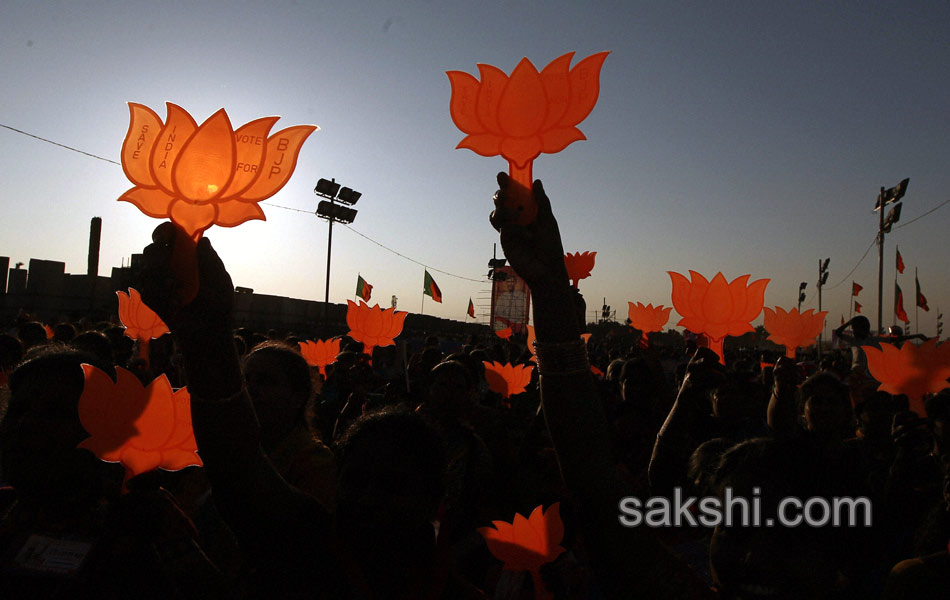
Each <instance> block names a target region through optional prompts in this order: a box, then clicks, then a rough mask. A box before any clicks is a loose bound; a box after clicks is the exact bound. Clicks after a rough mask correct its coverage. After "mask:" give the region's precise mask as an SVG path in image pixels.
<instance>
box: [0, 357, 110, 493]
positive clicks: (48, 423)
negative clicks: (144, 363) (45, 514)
mask: <svg viewBox="0 0 950 600" xmlns="http://www.w3.org/2000/svg"><path fill="white" fill-rule="evenodd" d="M82 363H90V364H93V365H95V366H97V367H98V368H99V369H101V370H103V371H105V372H107V373H109V374H110V375H111V376H113V377H114V372H113V370H112V365H111V364H108V363H106V364H103V363H102V362H101V361H99V360H98V359H97V357H95V356H93V355H91V354H86V353H84V352H80V351H78V350H75V349H73V348H70V347H68V346H64V345H60V344H50V345H43V346H39V347H36V348H34V349H33V350H32V351H30V352H28V353H27V355H26V359H25V360H24V361H23V362H22V363H21V364H20V365H19V366H18V367H17V368H16V370H15V371H14V372H13V374H12V376H11V377H10V404H9V407H8V409H7V413H6V415H5V416H4V419H3V421H2V422H0V459H2V462H3V474H4V477H5V478H6V479H7V480H8V481H9V482H10V484H11V485H13V487H14V488H15V489H16V490H17V496H18V497H20V498H24V499H27V500H30V501H35V502H44V503H45V502H59V501H64V500H66V499H69V498H73V499H75V498H91V497H98V496H99V495H100V494H102V493H105V490H106V489H110V490H113V491H115V492H117V491H118V489H119V485H120V484H121V482H122V475H123V469H122V467H121V466H119V465H115V464H112V465H109V464H107V463H103V462H101V461H100V460H99V459H98V458H96V457H95V456H94V455H93V454H92V453H91V452H89V451H88V450H84V449H79V448H77V446H78V444H79V443H80V442H82V441H83V440H84V439H86V438H87V437H89V434H88V433H87V432H86V430H85V429H83V426H82V423H81V422H80V420H79V398H80V396H81V395H82V390H83V385H84V382H85V378H84V376H83V371H82V367H81V365H82Z"/></svg>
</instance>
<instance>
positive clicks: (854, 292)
mask: <svg viewBox="0 0 950 600" xmlns="http://www.w3.org/2000/svg"><path fill="white" fill-rule="evenodd" d="M863 289H864V288H863V287H862V286H860V285H858V284H856V283H855V282H853V281H852V282H851V295H852V296H857V295H858V294H859V293H860V292H861V290H863Z"/></svg>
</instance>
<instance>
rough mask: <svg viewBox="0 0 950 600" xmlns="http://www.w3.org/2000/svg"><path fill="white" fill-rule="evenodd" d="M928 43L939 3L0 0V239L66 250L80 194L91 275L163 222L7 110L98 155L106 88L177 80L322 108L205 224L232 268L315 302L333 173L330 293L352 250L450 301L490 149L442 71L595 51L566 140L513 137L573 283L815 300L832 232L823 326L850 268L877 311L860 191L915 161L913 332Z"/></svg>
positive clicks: (938, 205)
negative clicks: (248, 197)
mask: <svg viewBox="0 0 950 600" xmlns="http://www.w3.org/2000/svg"><path fill="white" fill-rule="evenodd" d="M948 40H950V3H947V2H900V3H898V2H876V1H869V2H860V3H857V2H848V3H845V2H813V1H805V2H795V3H778V2H755V1H749V2H674V1H667V2H655V3H646V2H643V3H640V2H619V1H618V2H594V3H587V2H584V3H582V2H567V1H556V2H542V1H534V2H521V1H506V2H493V1H486V2H478V3H476V2H450V1H445V2H436V1H402V2H383V1H373V2H365V1H360V0H352V1H349V2H336V1H323V2H305V1H299V2H275V1H270V2H238V1H234V2H155V1H150V2H139V1H129V0H123V1H121V2H37V1H26V2H19V1H11V0H4V1H3V2H2V3H0V81H2V83H0V125H3V126H4V127H0V172H2V173H3V184H2V185H0V210H2V213H0V214H2V218H0V255H3V256H9V257H10V258H11V266H12V264H13V263H15V262H19V261H22V262H24V263H26V262H28V261H29V259H30V258H42V259H49V260H61V261H65V262H66V270H67V272H71V273H83V272H85V269H86V252H87V245H88V232H89V220H90V219H91V218H92V217H94V216H100V217H102V220H103V226H102V252H101V259H100V274H102V275H108V274H109V272H110V271H109V269H110V267H112V266H118V265H120V263H122V261H123V260H124V259H125V260H127V259H128V257H129V256H130V255H131V254H133V253H136V252H140V251H141V250H142V248H143V247H144V246H145V245H146V244H147V243H148V242H149V241H150V233H151V231H152V229H153V228H154V227H155V226H156V225H157V224H158V223H159V221H157V220H155V219H152V218H149V217H147V216H145V215H144V214H142V213H141V212H139V211H138V209H136V208H135V207H134V206H132V205H131V204H129V203H125V202H121V203H120V202H117V201H116V200H117V198H118V197H119V196H121V195H122V194H123V193H124V192H125V191H126V190H127V189H129V188H130V187H132V184H131V183H130V182H129V181H128V179H127V178H126V176H125V174H124V173H123V171H122V168H121V167H120V166H118V165H117V164H113V163H112V162H107V161H105V160H100V159H99V158H95V157H92V156H88V155H85V154H81V153H78V152H74V151H71V150H67V149H65V148H62V147H59V146H56V145H52V144H49V143H46V142H43V141H39V140H37V139H34V138H32V137H28V136H25V135H23V134H21V133H17V132H15V131H12V130H11V129H9V128H15V129H18V130H22V131H24V132H27V133H29V134H32V135H35V136H39V137H42V138H46V139H48V140H52V141H55V142H57V143H59V144H63V145H66V146H70V147H72V148H75V149H78V150H81V151H83V152H86V153H89V154H92V155H95V156H97V157H101V158H105V159H108V161H115V162H118V161H119V159H120V150H121V146H122V141H123V139H124V137H125V135H126V131H127V129H128V127H129V110H128V107H127V103H128V102H137V103H141V104H144V105H146V106H148V107H151V108H152V109H153V110H155V112H157V113H158V115H159V116H160V117H162V118H165V114H166V109H165V102H166V101H167V102H173V103H175V104H178V105H180V106H181V107H183V108H184V109H185V110H187V111H188V112H189V113H191V115H192V116H193V117H194V118H195V119H196V120H197V121H198V122H199V123H201V122H203V121H204V120H205V119H206V118H207V117H209V116H210V115H211V114H212V113H214V112H215V111H216V110H218V109H219V108H222V107H223V108H225V109H226V110H227V112H228V115H229V116H230V119H231V122H232V124H234V126H235V127H237V126H239V125H242V124H244V123H246V122H248V121H251V120H253V119H257V118H259V117H264V116H269V115H280V116H281V119H280V121H278V122H277V125H276V126H275V127H274V131H277V130H278V129H283V128H285V127H289V126H293V125H302V124H313V125H318V126H319V127H320V130H319V131H317V132H315V133H314V134H313V135H311V136H310V138H309V139H308V140H307V141H306V142H305V143H304V145H303V149H302V151H301V152H300V156H299V162H298V164H297V168H296V171H295V173H294V175H293V177H292V178H291V179H290V181H289V183H288V184H287V185H286V186H285V187H284V188H283V189H282V190H281V191H280V192H278V193H277V194H276V195H275V196H273V197H272V198H270V199H268V200H266V201H264V202H263V203H262V205H261V206H262V208H263V210H264V212H265V214H266V216H267V220H266V222H265V221H251V222H248V223H245V224H243V225H240V226H238V227H236V228H233V229H226V228H221V227H212V228H211V229H210V230H209V231H207V232H206V235H207V237H209V238H210V239H211V241H212V242H213V244H214V246H215V248H216V249H217V250H218V252H219V253H220V255H221V256H222V258H223V259H224V261H225V264H226V265H227V266H228V269H229V271H230V272H231V275H232V277H233V279H234V283H235V284H236V285H239V286H245V287H250V288H253V289H254V290H255V291H256V292H260V293H267V294H277V295H283V296H290V297H294V298H305V299H311V300H322V299H323V296H324V285H325V277H326V261H327V255H326V253H327V223H326V222H325V221H323V220H320V219H318V218H317V217H316V216H315V215H314V214H313V212H314V211H315V210H316V207H317V202H318V200H319V198H317V197H316V196H315V195H314V194H313V188H314V186H315V185H316V183H317V180H318V179H320V178H321V177H325V178H330V177H334V178H335V179H336V181H337V182H340V183H342V184H343V185H348V186H350V187H352V188H354V189H356V190H358V191H360V192H362V194H363V196H362V198H361V199H360V201H359V203H358V204H357V205H356V208H357V209H358V210H359V213H358V216H357V218H356V221H355V223H354V224H353V225H352V230H351V229H348V228H346V227H343V226H334V228H333V255H332V271H331V276H332V280H331V288H330V300H331V301H332V302H338V303H342V302H345V301H346V299H347V298H351V299H352V298H353V295H354V289H355V285H356V279H357V273H358V272H359V273H360V274H361V275H362V276H363V277H364V278H365V279H366V280H367V281H368V282H369V283H371V284H372V285H373V286H374V289H373V298H372V301H371V303H376V302H378V303H379V304H380V305H381V306H384V307H388V306H389V304H390V297H391V296H392V295H395V296H397V297H398V299H399V301H398V307H399V309H401V310H409V311H412V312H418V311H419V310H420V308H421V303H422V283H423V266H422V264H424V265H427V266H428V267H429V270H430V273H431V274H432V275H433V277H434V278H435V280H436V281H437V282H438V284H439V286H440V287H441V289H442V294H443V297H444V300H443V304H441V305H438V304H435V303H434V302H432V300H431V299H429V298H426V299H425V310H424V312H425V313H426V314H434V315H437V316H441V317H446V318H453V319H458V320H463V319H464V318H465V311H466V308H467V306H468V300H469V298H470V297H471V298H473V299H475V301H476V303H478V301H479V297H480V296H486V294H487V291H488V288H489V283H488V281H487V280H486V278H485V275H486V273H487V271H488V267H487V261H488V259H490V258H491V256H492V244H493V243H495V242H497V240H498V236H497V234H496V233H495V231H494V230H493V229H492V228H491V226H490V225H489V223H488V213H489V212H490V210H491V207H492V206H491V195H492V193H493V192H494V190H495V187H496V186H495V180H494V176H495V173H496V172H498V171H499V170H505V169H506V168H507V164H506V162H505V160H504V159H502V158H501V157H491V158H486V157H482V156H479V155H476V154H475V153H473V152H472V151H470V150H467V149H455V147H456V145H457V144H458V142H459V141H460V140H461V139H462V137H464V134H463V133H462V132H461V131H459V129H458V128H457V127H456V126H455V124H454V123H453V122H452V119H451V117H450V115H449V100H450V96H451V88H450V84H449V80H448V77H447V76H446V74H445V72H446V71H449V70H460V71H466V72H468V73H471V74H473V75H475V76H478V70H477V67H476V64H477V63H488V64H491V65H494V66H497V67H499V68H500V69H502V70H504V71H505V72H506V73H510V72H511V70H512V69H513V68H514V67H515V65H516V64H517V63H518V61H519V60H520V59H521V58H522V57H528V58H529V59H530V60H531V61H532V62H533V63H534V64H535V65H536V66H537V67H538V68H539V69H540V68H542V67H544V66H545V65H546V64H547V63H549V62H550V61H551V60H553V59H555V58H557V57H559V56H561V55H562V54H565V53H567V52H575V53H576V54H575V57H574V63H576V62H578V61H579V60H581V59H583V58H584V57H586V56H589V55H591V54H593V53H595V52H599V51H603V50H609V51H610V55H609V56H608V57H607V59H606V62H605V63H604V66H603V70H602V72H601V76H600V83H601V90H600V98H599V100H598V102H597V105H596V106H595V107H594V109H593V111H592V113H591V114H590V116H589V117H588V118H587V119H586V120H584V121H583V122H582V123H581V124H580V125H579V128H580V129H581V131H583V132H584V134H585V135H586V137H587V140H585V141H578V142H575V143H573V144H571V145H570V146H568V147H567V148H566V149H565V150H563V151H562V152H560V153H558V154H554V155H547V154H542V155H541V156H540V157H539V158H538V159H537V160H535V162H534V174H535V177H537V178H540V179H541V180H542V181H543V182H544V185H545V189H546V190H547V191H548V195H549V196H550V198H551V201H552V204H553V206H554V211H555V215H556V216H557V218H558V220H559V223H560V227H561V233H562V236H563V240H564V247H565V250H566V251H569V252H580V251H586V250H590V251H596V252H597V262H596V266H595V268H594V271H593V274H592V276H591V277H590V278H588V279H585V280H583V281H582V282H581V284H580V288H581V291H582V292H583V293H584V295H585V297H586V299H587V302H588V307H589V308H591V309H594V308H599V307H600V305H601V304H602V302H603V301H604V299H605V298H606V302H607V304H609V305H611V306H612V308H613V309H616V310H617V317H618V320H620V321H622V320H623V319H624V318H625V317H626V312H627V302H628V301H634V302H636V301H641V302H643V303H644V304H646V303H653V304H654V305H656V304H664V305H667V306H669V305H670V304H671V300H670V292H671V283H670V276H669V275H668V274H667V271H678V272H681V273H684V274H687V273H688V271H689V270H690V269H692V270H695V271H698V272H700V273H702V274H704V275H706V276H707V277H709V278H712V276H714V275H715V274H716V273H717V272H719V271H721V272H722V273H723V274H724V275H725V277H726V278H727V279H728V280H732V279H734V278H736V277H739V276H740V275H744V274H750V275H751V279H752V280H756V279H760V278H770V279H771V282H770V283H769V285H768V288H767V289H766V292H765V305H766V306H768V307H774V306H781V307H783V308H793V307H795V305H796V297H797V292H798V286H799V283H800V282H803V281H804V282H807V284H808V286H807V289H806V294H807V299H806V301H805V302H804V304H803V305H802V309H803V310H805V309H808V308H817V306H818V298H817V290H816V288H815V283H816V280H817V278H818V272H817V270H818V262H819V260H820V259H823V258H826V257H830V258H831V263H830V277H829V280H828V285H827V286H826V288H825V290H824V293H823V308H824V309H826V310H828V311H829V314H828V319H827V323H828V325H829V326H831V327H834V326H836V325H837V324H838V323H839V321H840V317H841V315H844V317H845V318H847V317H848V315H849V302H850V300H851V282H852V281H855V282H858V283H859V284H860V285H862V286H863V287H864V290H863V291H862V292H861V294H860V296H859V297H858V301H859V302H861V304H862V305H863V307H864V308H863V313H864V314H866V315H868V316H869V317H870V318H871V321H872V324H874V323H875V321H876V311H877V299H876V293H877V248H876V247H873V248H871V245H872V243H873V242H874V239H875V235H876V231H877V215H876V214H875V213H873V212H872V209H873V208H874V202H875V199H876V197H877V194H878V190H879V188H880V187H881V186H885V187H891V186H894V185H897V184H898V182H899V181H900V180H901V179H903V178H905V177H909V178H910V185H909V188H908V191H907V195H906V197H905V199H904V207H903V214H902V216H901V222H900V223H899V224H898V227H897V228H896V229H894V230H893V231H892V233H891V234H889V235H888V236H887V238H886V245H885V258H884V265H885V269H884V282H885V284H884V325H885V326H887V325H890V324H892V321H893V317H892V315H893V286H894V277H895V246H899V247H900V251H901V254H902V255H903V259H904V262H905V263H906V264H907V267H908V270H907V271H905V272H904V274H902V275H899V276H898V282H899V284H900V286H901V288H902V289H903V291H904V307H905V309H906V310H907V312H908V314H909V315H910V317H911V319H912V321H913V320H914V269H915V268H916V269H919V277H920V284H921V287H922V291H923V292H924V294H925V295H926V296H927V299H928V301H929V304H930V307H931V310H930V312H929V313H924V312H922V311H921V312H920V313H919V314H920V323H919V329H920V332H921V333H925V334H927V335H934V333H935V328H936V315H937V307H940V309H941V310H943V309H944V308H950V278H948V277H947V276H946V273H947V271H946V261H947V258H948V252H947V250H946V239H947V237H946V231H947V229H948V225H950V207H946V206H942V205H943V203H945V202H948V201H950V168H948V155H950V152H948V145H950V115H948V108H947V107H948V105H950V45H948ZM281 207H285V208H281ZM289 209H296V210H289ZM934 209H936V210H934ZM931 210H933V212H932V213H930V214H927V215H925V216H924V213H927V212H928V211H931ZM918 217H921V218H919V220H916V221H914V219H917V218H918ZM911 221H913V222H911ZM357 232H358V233H357ZM359 234H362V235H359ZM363 236H365V237H363ZM367 238H370V239H371V240H375V241H376V242H378V243H379V244H382V245H384V246H387V247H388V248H391V249H392V250H395V251H396V252H398V253H400V254H402V255H404V257H408V258H404V257H402V256H398V255H396V254H394V253H392V252H390V251H388V250H386V249H384V248H382V247H380V246H379V245H377V244H375V243H373V242H372V241H370V240H369V239H367ZM866 251H867V254H866V255H865V252H866ZM500 252H501V249H500V247H499V254H500ZM862 257H863V260H862ZM410 259H411V260H410ZM414 261H415V262H414ZM419 263H422V264H419ZM852 269H854V272H853V273H849V272H850V271H851V270H852ZM483 320H484V321H487V319H483ZM677 320H678V317H677V316H676V314H675V313H674V314H673V318H672V319H671V321H670V325H673V324H675V322H676V321H677ZM756 323H761V317H759V319H758V320H757V321H756ZM911 329H912V330H913V329H914V323H912V326H911Z"/></svg>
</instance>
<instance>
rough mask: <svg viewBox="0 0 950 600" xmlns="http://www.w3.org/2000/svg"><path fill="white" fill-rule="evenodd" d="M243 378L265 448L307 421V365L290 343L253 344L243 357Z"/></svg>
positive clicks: (309, 381)
mask: <svg viewBox="0 0 950 600" xmlns="http://www.w3.org/2000/svg"><path fill="white" fill-rule="evenodd" d="M244 381H245V382H246V383H247V391H248V394H250V396H251V401H252V402H253V403H254V411H255V412H256V413H257V420H258V422H259V423H260V426H261V442H262V443H263V444H264V447H265V448H272V447H273V446H274V444H276V443H277V442H278V441H280V439H281V438H282V437H283V436H284V435H286V434H287V432H288V431H290V430H291V429H292V428H293V427H294V426H296V425H300V424H306V408H307V403H308V402H309V400H310V395H311V393H312V389H313V388H312V383H311V380H310V366H309V365H308V364H307V361H306V359H304V357H303V356H301V355H300V353H299V352H297V351H296V350H294V349H293V348H292V347H291V346H288V345H287V344H285V343H283V342H278V341H267V342H264V343H262V344H258V345H257V346H255V347H254V349H253V350H251V351H250V352H249V353H248V355H247V356H246V357H245V359H244Z"/></svg>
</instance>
